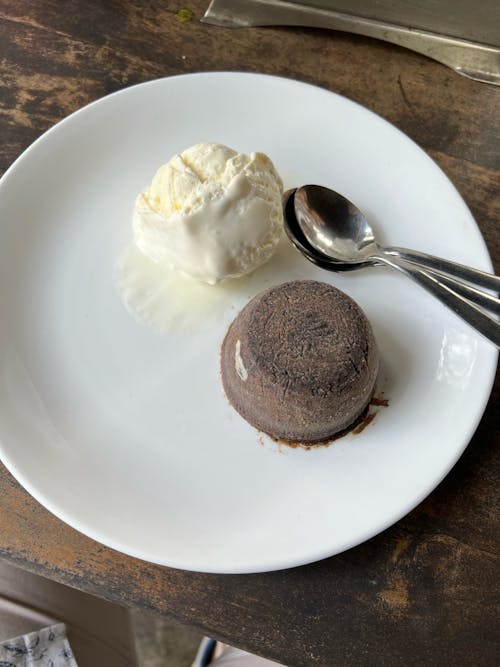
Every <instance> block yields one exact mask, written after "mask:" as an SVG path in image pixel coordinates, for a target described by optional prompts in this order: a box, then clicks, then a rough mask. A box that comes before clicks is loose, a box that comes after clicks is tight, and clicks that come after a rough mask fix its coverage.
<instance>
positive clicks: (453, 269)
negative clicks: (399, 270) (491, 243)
mask: <svg viewBox="0 0 500 667" xmlns="http://www.w3.org/2000/svg"><path fill="white" fill-rule="evenodd" d="M384 250H385V252H386V253H388V254H390V255H394V256H397V257H401V259H404V260H406V261H408V262H413V263H414V264H419V265H422V266H424V267H428V268H429V269H433V270H434V271H439V272H440V273H447V274H448V275H450V276H453V277H454V278H459V279H460V280H465V281H467V282H468V283H471V284H472V285H477V286H478V287H486V289H491V290H495V291H496V292H499V291H500V277H498V276H495V275H493V274H492V273H486V271H480V270H479V269H473V268H472V267H470V266H464V265H463V264H458V263H457V262H451V261H450V260H448V259H443V258H442V257H435V256H434V255H428V254H427V253H425V252H418V251H417V250H408V249H407V248H394V247H392V248H385V249H384Z"/></svg>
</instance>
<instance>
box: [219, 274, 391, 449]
mask: <svg viewBox="0 0 500 667" xmlns="http://www.w3.org/2000/svg"><path fill="white" fill-rule="evenodd" d="M377 372H378V352H377V347H376V343H375V338H374V336H373V332H372V329H371V326H370V323H369V322H368V320H367V318H366V316H365V314H364V313H363V311H362V310H361V308H360V307H359V306H358V305H357V303H355V302H354V301H353V300H352V299H351V298H350V297H349V296H347V295H346V294H344V293H343V292H341V291H340V290H338V289H336V288H335V287H332V286H331V285H327V284H326V283H321V282H317V281H314V280H296V281H293V282H288V283H284V284H282V285H278V286H276V287H272V288H270V289H268V290H265V291H264V292H261V293H260V294H258V295H257V296H255V297H254V298H253V299H252V300H251V301H250V302H249V303H248V304H247V305H246V306H245V307H244V308H243V310H242V311H241V312H240V313H239V315H238V316H237V317H236V319H235V320H234V322H233V323H232V324H231V326H230V327H229V330H228V332H227V334H226V337H225V338H224V342H223V343H222V351H221V373H222V383H223V386H224V391H225V392H226V396H227V398H228V400H229V402H230V403H231V404H232V405H233V407H234V408H235V409H236V410H237V411H238V412H239V413H240V415H241V416H242V417H243V418H244V419H246V420H247V421H248V422H250V424H252V425H253V426H255V427H256V428H257V429H259V430H261V431H264V432H265V433H268V434H269V435H271V436H272V437H274V438H278V439H281V440H285V441H289V442H300V443H309V444H313V443H315V442H316V443H317V442H324V441H326V440H329V439H330V438H332V437H333V436H334V435H335V434H337V433H339V432H340V431H343V430H345V429H347V428H349V427H350V426H351V425H353V423H354V422H356V420H357V419H358V418H359V417H360V416H361V415H362V413H363V412H364V410H365V408H366V407H367V405H368V403H369V402H370V399H371V396H372V394H373V390H374V386H375V381H376V378H377Z"/></svg>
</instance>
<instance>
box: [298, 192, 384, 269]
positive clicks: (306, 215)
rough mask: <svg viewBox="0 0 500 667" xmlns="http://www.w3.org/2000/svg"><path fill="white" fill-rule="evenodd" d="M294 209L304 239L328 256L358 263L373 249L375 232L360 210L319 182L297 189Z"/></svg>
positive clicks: (367, 256) (375, 248)
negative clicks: (318, 183)
mask: <svg viewBox="0 0 500 667" xmlns="http://www.w3.org/2000/svg"><path fill="white" fill-rule="evenodd" d="M294 210H295V217H296V219H297V223H298V226H299V227H300V229H301V231H302V232H303V234H304V236H305V237H306V239H307V241H308V242H309V243H310V245H311V246H312V247H313V248H314V249H315V250H319V251H320V252H322V253H323V254H324V255H327V256H328V257H329V258H330V259H333V260H335V261H338V262H359V261H364V260H366V259H368V258H369V257H370V255H372V254H373V253H374V252H376V251H377V244H376V242H375V235H374V233H373V230H372V228H371V227H370V225H369V224H368V221H367V219H366V218H365V216H364V215H363V213H362V212H361V211H360V210H359V209H358V208H357V207H356V206H355V205H354V204H353V203H352V202H350V201H349V200H348V199H346V198H345V197H343V196H342V195H340V194H339V193H338V192H335V191H334V190H330V189H328V188H323V187H321V186H319V185H306V186H303V187H301V188H298V189H297V190H296V191H295V196H294Z"/></svg>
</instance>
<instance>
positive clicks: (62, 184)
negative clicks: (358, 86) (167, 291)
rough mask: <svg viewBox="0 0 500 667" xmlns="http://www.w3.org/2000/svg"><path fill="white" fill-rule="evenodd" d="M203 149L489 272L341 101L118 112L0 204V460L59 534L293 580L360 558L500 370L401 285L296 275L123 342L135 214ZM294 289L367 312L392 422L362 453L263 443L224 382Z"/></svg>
mask: <svg viewBox="0 0 500 667" xmlns="http://www.w3.org/2000/svg"><path fill="white" fill-rule="evenodd" d="M200 141H214V142H221V143H225V144H227V145H229V146H232V147H234V148H236V149H237V150H240V151H252V150H260V151H264V152H266V153H267V154H268V155H270V156H271V158H272V159H273V161H274V163H275V165H276V167H277V168H278V170H279V171H280V172H281V174H282V175H283V177H284V179H285V182H286V185H287V186H288V187H290V186H293V185H298V184H302V183H307V182H309V183H319V184H323V185H327V186H331V187H333V188H335V189H336V190H338V191H340V192H342V193H343V194H345V195H346V196H347V197H348V198H350V199H352V200H353V201H354V202H356V203H357V204H358V205H359V206H360V207H361V208H362V209H363V210H364V211H365V212H366V213H367V214H368V215H369V217H370V220H371V221H372V223H373V224H374V225H375V227H376V229H377V231H378V232H379V233H380V236H381V241H382V242H386V243H391V244H395V245H402V246H407V247H413V248H418V249H421V250H424V251H429V252H432V253H434V254H438V255H442V256H446V257H449V258H450V259H453V260H458V261H461V262H463V263H465V264H470V265H473V266H477V267H479V268H482V269H486V270H491V264H490V261H489V257H488V254H487V251H486V248H485V245H484V242H483V240H482V238H481V235H480V233H479V231H478V229H477V227H476V225H475V223H474V221H473V219H472V217H471V214H470V213H469V211H468V209H467V207H466V206H465V204H464V202H463V201H462V199H461V198H460V196H459V195H458V193H457V192H456V190H455V189H454V187H453V186H452V185H451V183H450V182H449V180H448V179H447V178H446V176H445V175H444V174H443V173H442V172H441V171H440V169H439V168H438V167H437V166H436V164H435V163H434V162H433V161H432V160H431V159H430V158H429V157H428V156H427V155H426V154H425V153H424V152H423V151H422V150H420V148H418V147H417V146H416V145H415V144H414V143H412V142H411V141H410V140H409V139H408V138H407V137H406V136H405V135H403V134H402V133H401V132H399V131H398V130H397V129H395V128H394V127H393V126H391V125H389V124H388V123H386V122H385V121H383V120H382V119H381V118H379V117H378V116H376V115H374V114H372V113H370V112H369V111H367V110H366V109H364V108H362V107H360V106H358V105H356V104H354V103H353V102H350V101H349V100H347V99H345V98H343V97H340V96H338V95H335V94H332V93H330V92H327V91H325V90H322V89H319V88H315V87H312V86H309V85H305V84H303V83H298V82H295V81H291V80H287V79H279V78H273V77H267V76H262V75H254V74H240V73H209V74H194V75H188V76H180V77H173V78H168V79H163V80H158V81H153V82H151V83H147V84H143V85H140V86H136V87H133V88H129V89H126V90H123V91H121V92H119V93H116V94H114V95H111V96H109V97H106V98H104V99H102V100H99V101H97V102H95V103H94V104H91V105H89V106H88V107H86V108H84V109H82V110H80V111H79V112H77V113H75V114H73V115H72V116H70V117H69V118H67V119H65V120H64V121H63V122H61V123H59V124H58V125H57V126H55V127H54V128H52V129H51V130H50V131H49V132H47V133H46V134H45V135H44V136H42V137H41V138H40V139H39V140H38V141H36V142H35V143H34V144H33V145H32V146H31V147H30V148H29V149H28V150H27V151H26V152H25V153H24V154H23V155H22V156H21V157H20V158H19V159H18V160H17V161H16V162H15V163H14V165H13V166H12V167H11V169H10V170H9V171H8V172H7V173H6V175H5V176H4V177H3V179H2V181H1V183H0V312H1V319H2V325H1V327H0V442H1V445H0V455H1V458H2V460H3V462H4V463H5V465H6V466H7V467H8V468H9V470H10V471H11V472H12V473H13V474H14V475H15V476H16V477H17V479H18V480H19V481H20V482H21V484H23V486H24V487H25V488H26V489H27V490H28V491H29V492H30V493H31V494H32V495H33V496H34V497H35V498H36V499H37V500H38V501H39V502H41V503H43V504H44V505H45V506H46V507H47V508H48V509H49V510H50V511H52V512H53V513H54V514H55V515H57V516H58V517H60V518H61V519H62V520H64V521H66V522H67V523H69V524H70V525H72V526H74V527H75V528H76V529H78V530H80V531H82V532H83V533H85V534H87V535H89V536H91V537H93V538H95V539H97V540H99V541H100V542H103V543H104V544H107V545H109V546H111V547H113V548H115V549H119V550H120V551H124V552H126V553H129V554H132V555H134V556H138V557H139V558H144V559H147V560H151V561H155V562H157V563H162V564H166V565H170V566H174V567H179V568H185V569H194V570H202V571H209V572H235V573H236V572H254V571H262V570H271V569H278V568H284V567H289V566H292V565H299V564H302V563H307V562H310V561H313V560H316V559H320V558H322V557H325V556H329V555H332V554H336V553H338V552H340V551H342V550H344V549H347V548H349V547H352V546H354V545H357V544H359V543H360V542H362V541H364V540H366V539H367V538H369V537H371V536H372V535H374V534H376V533H378V532H379V531H381V530H383V529H384V528H386V527H388V526H389V525H391V524H392V523H393V522H395V521H397V520H398V519H399V518H401V517H402V516H403V515H405V514H406V513H407V512H408V511H409V510H411V509H412V508H413V507H414V506H415V505H416V504H417V503H418V502H419V501H421V500H422V499H423V498H424V497H425V496H426V495H427V494H428V493H429V492H430V491H431V490H432V489H433V488H434V487H435V486H436V484H438V482H439V481H440V480H441V479H442V478H443V477H444V476H445V475H446V474H447V472H448V471H449V470H450V468H451V467H452V466H453V464H454V463H455V461H456V460H457V458H458V457H459V456H460V454H461V453H462V451H463V450H464V448H465V446H466V445H467V443H468V441H469V440H470V438H471V436H472V434H473V432H474V430H475V428H476V426H477V424H478V422H479V420H480V418H481V415H482V412H483V410H484V407H485V405H486V402H487V400H488V396H489V393H490V390H491V384H492V380H493V376H494V370H495V364H496V357H497V355H496V351H495V350H494V348H493V346H492V345H490V344H489V343H488V342H486V341H485V340H484V339H482V338H481V337H480V336H479V335H478V334H476V333H475V332H474V331H472V330H471V329H470V328H469V327H468V326H467V325H466V324H464V323H462V321H461V320H459V319H458V318H457V317H455V316H454V315H453V314H452V313H451V312H449V311H447V310H446V309H445V308H444V307H443V306H441V305H440V304H439V303H438V302H436V301H434V300H433V299H432V298H431V297H429V296H428V295H427V294H426V293H424V292H423V291H422V290H421V289H420V288H419V287H417V286H415V285H414V284H412V283H411V282H410V281H409V280H407V279H405V277H404V276H402V275H400V274H396V273H392V272H391V271H390V270H384V269H373V270H371V271H367V272H360V273H354V274H353V273H350V274H339V275H335V274H328V273H326V272H321V271H320V270H318V269H316V268H315V267H313V266H312V265H310V264H308V263H307V262H306V261H305V260H303V259H302V258H301V257H299V256H298V255H293V257H289V256H287V257H285V260H284V261H280V260H278V261H277V262H276V263H275V264H269V265H268V266H267V267H265V268H264V269H262V272H261V273H257V274H255V275H254V276H253V277H252V278H251V279H250V280H249V281H243V282H242V283H241V284H238V285H237V286H236V287H235V288H234V289H232V290H229V292H228V295H229V296H228V303H227V304H226V307H225V308H222V309H221V310H220V311H219V312H218V315H217V317H212V318H210V317H208V316H207V317H206V318H204V320H203V324H202V325H200V326H199V327H192V328H191V329H187V330H183V331H181V330H179V331H176V330H175V329H174V330H172V331H170V332H166V333H163V334H161V335H159V334H157V333H155V332H154V331H152V330H151V329H150V328H148V327H146V326H143V325H141V324H140V323H138V322H137V321H135V320H134V319H133V318H132V317H130V315H129V313H128V312H127V311H126V310H125V308H124V307H123V305H122V302H121V300H120V296H119V294H118V293H117V291H116V289H115V286H114V284H113V267H114V265H115V263H116V260H117V257H118V255H119V254H120V252H121V251H122V249H123V247H124V246H126V245H127V243H129V241H130V238H131V229H130V222H131V213H132V207H133V202H134V198H135V196H136V194H137V193H138V192H139V191H140V190H141V189H142V188H143V186H144V185H145V184H147V183H148V181H149V179H150V178H151V176H152V174H153V173H154V171H155V169H156V168H157V167H158V166H159V165H160V164H161V163H163V162H165V161H166V160H167V159H168V158H169V157H170V156H171V155H172V154H173V153H174V152H178V151H181V150H182V149H184V148H186V147H187V146H189V145H191V144H194V143H196V142H200ZM284 252H285V255H286V252H287V251H286V248H285V250H284ZM297 277H311V278H317V279H320V280H324V281H328V282H332V283H333V284H335V285H337V286H338V287H340V288H341V289H343V290H344V291H346V292H347V293H348V294H350V295H351V296H353V297H354V298H355V299H356V300H357V301H358V302H359V303H360V304H361V305H362V307H363V308H364V309H365V311H366V313H367V315H368V316H369V318H370V320H371V322H372V323H373V327H374V330H375V334H376V337H377V340H378V343H379V347H380V352H381V357H382V373H381V383H382V384H383V385H384V389H385V393H386V395H387V396H388V398H389V401H390V405H389V407H387V408H385V409H383V410H380V411H379V413H378V414H377V417H376V419H375V420H374V422H373V423H372V424H371V425H370V426H369V427H368V428H366V430H365V431H363V433H361V434H359V435H348V436H346V437H344V438H343V439H341V440H338V441H337V442H336V443H335V444H334V445H332V446H330V447H327V448H318V449H315V450H311V451H305V450H302V449H290V448H287V447H281V448H280V447H278V446H277V445H275V444H274V443H272V442H271V441H270V440H269V439H268V438H266V437H264V438H262V437H261V436H259V434H258V433H257V432H256V431H255V430H254V429H253V428H252V427H251V426H249V425H248V424H247V423H246V422H244V421H243V420H242V419H241V418H240V417H239V416H238V415H237V414H236V412H235V411H234V410H233V409H232V408H231V407H230V406H229V405H228V403H227V402H226V399H225V397H224V395H223V393H222V389H221V383H220V378H219V370H218V361H219V346H220V343H221V340H222V338H223V336H224V333H225V330H226V328H227V326H228V324H229V322H230V321H231V320H232V319H233V317H234V315H235V313H236V312H237V310H238V309H239V308H240V307H242V305H243V304H244V303H246V301H247V300H248V298H249V297H250V296H251V295H252V294H254V293H255V292H256V291H257V290H258V289H260V288H261V287H263V286H266V285H271V284H275V283H278V282H281V281H283V280H286V279H293V278H297Z"/></svg>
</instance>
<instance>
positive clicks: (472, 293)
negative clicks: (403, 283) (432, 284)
mask: <svg viewBox="0 0 500 667" xmlns="http://www.w3.org/2000/svg"><path fill="white" fill-rule="evenodd" d="M414 266H415V265H414ZM426 273H429V274H430V275H431V276H434V278H437V279H438V280H439V282H440V283H442V284H443V285H446V287H449V288H450V289H452V290H453V291H454V292H456V293H457V294H460V296H463V297H465V298H466V299H468V300H469V301H470V302H471V303H474V304H475V305H476V306H481V308H486V310H489V311H490V312H491V313H493V314H494V315H498V316H500V299H499V298H498V297H496V296H493V294H490V293H489V292H485V291H482V290H480V289H477V288H476V287H472V286H470V285H467V284H466V283H463V282H461V281H460V280H457V279H456V278H450V277H449V276H447V275H445V274H443V273H438V272H437V271H432V270H431V269H428V270H427V271H426Z"/></svg>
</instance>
